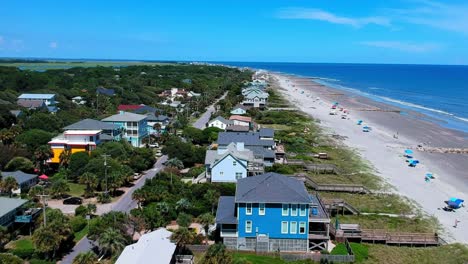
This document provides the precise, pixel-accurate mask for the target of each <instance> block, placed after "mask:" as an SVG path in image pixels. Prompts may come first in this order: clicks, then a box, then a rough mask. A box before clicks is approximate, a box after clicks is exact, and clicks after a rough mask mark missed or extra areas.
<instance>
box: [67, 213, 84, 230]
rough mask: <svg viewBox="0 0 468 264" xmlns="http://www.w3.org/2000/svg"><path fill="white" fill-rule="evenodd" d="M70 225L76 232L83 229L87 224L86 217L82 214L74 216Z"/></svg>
mask: <svg viewBox="0 0 468 264" xmlns="http://www.w3.org/2000/svg"><path fill="white" fill-rule="evenodd" d="M70 226H71V228H72V230H73V232H75V233H76V232H78V231H81V230H82V229H83V228H85V226H86V219H84V217H82V216H76V217H73V218H72V219H71V220H70Z"/></svg>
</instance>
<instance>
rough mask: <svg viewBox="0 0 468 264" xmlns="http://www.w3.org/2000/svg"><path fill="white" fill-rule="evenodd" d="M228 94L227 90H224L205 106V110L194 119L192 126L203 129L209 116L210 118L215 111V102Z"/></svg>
mask: <svg viewBox="0 0 468 264" xmlns="http://www.w3.org/2000/svg"><path fill="white" fill-rule="evenodd" d="M227 94H228V92H225V93H224V94H223V95H222V96H221V97H220V98H218V99H217V100H216V101H215V102H214V103H213V104H211V105H210V106H208V107H207V108H206V112H205V113H203V114H202V115H201V116H200V117H199V118H198V119H197V121H195V123H193V125H192V126H193V127H194V128H198V129H202V130H203V129H205V127H206V123H208V121H210V118H211V115H212V114H213V113H214V112H215V111H216V109H215V104H217V103H218V102H219V101H220V100H223V99H224V98H225V97H226V95H227Z"/></svg>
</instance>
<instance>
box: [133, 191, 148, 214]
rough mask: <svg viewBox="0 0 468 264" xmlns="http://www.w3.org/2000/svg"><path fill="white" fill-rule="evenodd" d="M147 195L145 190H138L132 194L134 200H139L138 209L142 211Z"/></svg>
mask: <svg viewBox="0 0 468 264" xmlns="http://www.w3.org/2000/svg"><path fill="white" fill-rule="evenodd" d="M146 195H147V194H146V192H145V190H143V189H137V190H135V191H134V192H133V193H132V199H133V200H137V202H138V209H141V204H142V203H143V202H144V201H145V199H146Z"/></svg>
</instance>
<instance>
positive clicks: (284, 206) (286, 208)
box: [281, 204, 289, 216]
mask: <svg viewBox="0 0 468 264" xmlns="http://www.w3.org/2000/svg"><path fill="white" fill-rule="evenodd" d="M288 214H289V205H288V204H283V210H282V211H281V215H283V216H285V215H288Z"/></svg>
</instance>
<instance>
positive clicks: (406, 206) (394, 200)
mask: <svg viewBox="0 0 468 264" xmlns="http://www.w3.org/2000/svg"><path fill="white" fill-rule="evenodd" d="M319 194H320V196H321V197H322V198H324V199H343V200H345V201H346V202H347V203H349V204H351V205H352V206H354V207H356V208H357V209H359V210H360V211H361V212H366V213H389V214H412V213H414V211H415V208H414V207H413V205H412V204H411V203H410V202H409V201H407V199H406V198H405V197H401V196H399V195H395V194H351V193H338V192H320V193H319Z"/></svg>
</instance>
